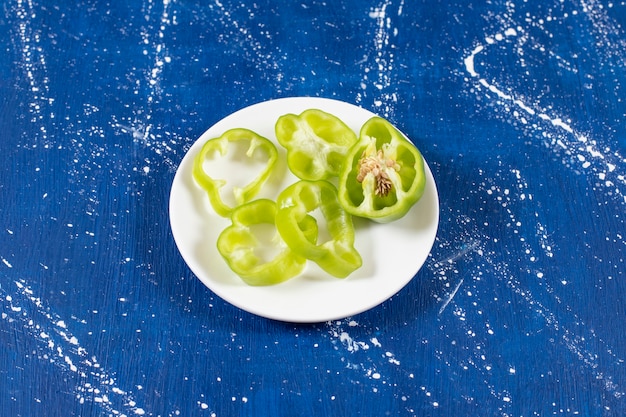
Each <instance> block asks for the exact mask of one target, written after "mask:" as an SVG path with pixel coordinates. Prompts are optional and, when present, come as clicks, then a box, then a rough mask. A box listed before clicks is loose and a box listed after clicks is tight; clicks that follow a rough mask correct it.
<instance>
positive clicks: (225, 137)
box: [192, 128, 278, 217]
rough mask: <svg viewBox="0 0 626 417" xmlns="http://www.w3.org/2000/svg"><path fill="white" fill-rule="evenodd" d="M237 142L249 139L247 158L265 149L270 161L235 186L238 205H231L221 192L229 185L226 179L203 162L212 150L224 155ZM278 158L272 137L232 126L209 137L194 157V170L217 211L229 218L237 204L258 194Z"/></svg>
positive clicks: (234, 195) (234, 191)
mask: <svg viewBox="0 0 626 417" xmlns="http://www.w3.org/2000/svg"><path fill="white" fill-rule="evenodd" d="M235 142H249V143H248V149H247V151H246V157H248V158H251V159H252V158H254V157H255V156H256V155H255V153H257V152H265V156H266V157H267V162H266V165H265V167H264V168H263V169H262V170H261V171H260V172H259V174H258V175H257V176H256V177H255V178H253V179H252V180H251V181H250V182H249V183H248V184H246V185H244V186H243V187H234V188H233V190H232V191H233V197H234V201H235V204H233V205H231V204H228V203H226V202H225V201H224V199H223V198H222V195H221V188H222V187H224V186H225V185H226V180H224V179H219V178H213V177H211V176H209V174H207V172H206V171H205V169H204V166H203V165H204V163H205V161H206V160H207V158H208V156H209V154H210V153H211V152H218V153H219V154H220V155H221V156H224V155H225V154H226V152H227V151H228V147H229V146H230V145H231V144H233V143H235ZM277 160H278V150H277V149H276V146H275V145H274V144H273V143H272V142H271V141H270V140H269V139H267V138H265V137H263V136H260V135H258V134H257V133H255V132H253V131H251V130H249V129H244V128H237V129H230V130H227V131H226V132H224V133H223V134H222V135H221V136H219V137H217V138H213V139H209V140H208V141H207V142H206V143H205V144H204V145H203V146H202V149H201V150H200V152H199V153H198V154H197V155H196V157H195V158H194V161H193V169H192V173H193V177H194V179H195V180H196V181H197V183H198V184H199V185H200V186H201V187H202V188H203V189H204V190H205V191H206V193H207V195H208V197H209V201H210V202H211V206H212V207H213V209H214V210H215V212H216V213H217V214H218V215H220V216H222V217H229V216H230V215H231V214H232V212H233V210H234V209H235V208H236V207H237V206H239V205H241V204H244V203H247V202H249V201H250V200H252V199H253V198H254V197H255V196H256V195H257V194H258V193H259V191H260V190H261V188H262V187H263V184H265V182H266V181H267V179H268V178H269V176H270V174H271V173H272V170H273V169H274V166H275V165H276V161H277Z"/></svg>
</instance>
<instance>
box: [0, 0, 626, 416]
mask: <svg viewBox="0 0 626 417" xmlns="http://www.w3.org/2000/svg"><path fill="white" fill-rule="evenodd" d="M1 5H2V7H1V12H0V40H2V59H0V151H1V153H2V156H3V159H4V163H3V164H2V165H1V166H0V202H1V204H0V222H1V227H0V236H1V238H0V415H3V416H23V417H30V416H107V415H108V416H136V415H139V416H140V415H146V416H179V415H180V416H210V417H226V416H228V417H232V416H300V415H301V416H357V415H359V416H376V417H379V416H384V415H390V416H522V417H525V416H548V415H558V416H578V415H580V416H623V415H625V414H626V364H625V363H624V361H625V360H626V320H625V319H626V283H625V281H624V280H625V276H624V271H625V260H624V258H625V256H626V235H625V234H626V228H625V225H624V217H625V215H626V214H625V213H626V194H625V193H626V178H625V176H626V159H625V155H626V123H625V122H624V120H625V117H626V101H625V99H624V97H626V95H625V92H624V89H625V87H626V32H625V28H624V26H625V25H626V4H625V2H624V1H607V0H588V1H582V2H572V1H570V0H559V1H556V0H549V1H539V0H527V1H522V0H511V1H499V0H498V1H491V2H478V3H476V2H469V3H468V2H466V1H460V0H457V1H442V2H436V3H433V2H427V1H421V0H418V1H404V0H388V1H370V0H367V1H356V0H346V1H339V2H330V1H304V2H302V1H299V2H278V1H269V0H257V1H254V2H252V1H249V0H240V1H236V2H235V1H229V0H215V1H206V2H199V1H187V0H164V1H162V2H157V1H151V0H144V1H139V0H137V1H135V0H132V1H127V2H110V1H99V0H80V1H77V2H65V3H61V2H42V1H38V0H4V1H2V3H1ZM288 96H322V97H329V98H335V99H339V100H343V101H347V102H350V103H354V104H357V105H359V106H362V107H364V108H366V109H368V110H372V111H374V112H376V113H378V114H380V115H382V116H385V117H388V118H389V119H390V120H391V121H392V122H393V123H395V124H396V125H397V126H398V127H399V128H400V129H401V130H403V131H404V132H406V133H407V134H408V135H409V136H410V137H412V139H413V140H414V141H415V142H416V143H419V144H420V149H421V151H422V153H423V154H424V156H425V158H426V159H427V161H428V162H429V164H430V167H431V169H432V171H433V174H434V176H435V178H436V180H437V184H438V188H439V193H440V203H441V223H440V227H439V232H438V236H437V239H436V241H435V245H434V247H433V251H432V254H431V256H430V257H429V259H428V261H427V263H426V264H425V265H424V267H423V268H422V269H421V271H420V272H419V273H418V274H417V275H416V277H415V278H414V279H413V280H412V281H411V282H410V283H409V285H408V286H407V287H406V288H404V289H403V290H402V291H401V292H400V293H398V294H397V295H396V296H394V297H392V299H390V300H388V301H386V302H385V303H383V304H382V305H380V306H379V307H377V308H374V309H372V310H370V311H368V312H365V313H362V314H360V315H358V316H355V317H349V318H346V319H345V320H339V321H335V322H332V323H320V324H316V325H292V324H288V323H281V322H275V321H271V320H267V319H263V318H259V317H256V316H253V315H251V314H248V313H246V312H243V311H241V310H239V309H237V308H235V307H233V306H231V305H229V304H227V303H225V302H223V301H222V300H221V299H219V298H218V297H216V296H215V295H214V294H213V293H211V291H210V290H208V289H207V288H205V287H204V286H203V285H202V284H201V283H200V281H198V280H197V279H196V278H195V277H194V276H193V275H192V274H191V273H190V271H189V270H188V268H187V267H186V265H185V264H184V262H183V261H182V258H181V257H180V255H179V254H178V252H177V250H176V246H175V244H174V241H173V238H172V236H171V232H170V228H169V220H168V208H167V207H168V198H169V190H170V185H171V182H172V179H173V176H174V173H175V172H176V169H177V166H178V164H179V163H180V161H181V159H182V158H183V156H184V154H185V152H186V150H187V149H188V148H189V147H190V146H191V144H192V143H193V142H194V141H195V140H196V139H197V138H198V137H199V136H200V135H201V134H202V132H203V131H204V130H206V129H207V128H208V127H210V126H211V125H212V124H213V123H215V122H217V121H218V120H220V119H221V118H223V117H224V116H226V115H228V114H230V113H232V112H233V111H236V110H238V109H240V108H242V107H245V106H247V105H250V104H253V103H257V102H261V101H265V100H269V99H273V98H278V97H288ZM407 256H410V254H409V255H407Z"/></svg>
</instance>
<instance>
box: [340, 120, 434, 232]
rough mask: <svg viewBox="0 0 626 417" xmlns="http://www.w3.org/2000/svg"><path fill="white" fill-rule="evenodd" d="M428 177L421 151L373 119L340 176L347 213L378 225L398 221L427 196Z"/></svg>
mask: <svg viewBox="0 0 626 417" xmlns="http://www.w3.org/2000/svg"><path fill="white" fill-rule="evenodd" d="M425 184H426V176H425V173H424V160H423V158H422V155H421V153H420V152H419V150H418V149H417V148H416V147H415V145H413V144H412V143H411V142H410V141H409V140H408V139H406V137H405V136H404V135H403V134H402V133H400V132H399V131H398V130H397V129H396V128H395V127H394V126H393V125H392V124H391V123H389V122H388V121H387V120H385V119H383V118H381V117H378V116H376V117H372V118H371V119H369V120H368V121H367V122H366V123H365V124H364V125H363V127H362V128H361V131H360V133H359V141H358V142H357V143H356V144H355V145H354V146H353V147H352V148H351V149H350V152H349V153H348V155H347V157H346V163H345V165H344V167H343V169H342V171H341V174H340V176H339V187H338V188H339V200H340V202H341V204H342V206H343V207H344V209H345V210H346V211H347V212H348V213H350V214H352V215H354V216H359V217H365V218H369V219H371V220H373V221H376V222H378V223H388V222H390V221H393V220H397V219H399V218H401V217H403V216H404V215H406V213H408V211H409V210H410V209H411V207H412V206H413V205H414V204H415V203H416V202H417V201H418V200H419V199H420V198H421V196H422V194H423V193H424V187H425Z"/></svg>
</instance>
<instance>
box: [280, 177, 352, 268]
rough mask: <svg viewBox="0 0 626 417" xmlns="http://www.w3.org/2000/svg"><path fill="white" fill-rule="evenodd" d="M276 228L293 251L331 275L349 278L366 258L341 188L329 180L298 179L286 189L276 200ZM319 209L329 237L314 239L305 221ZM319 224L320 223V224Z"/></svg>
mask: <svg viewBox="0 0 626 417" xmlns="http://www.w3.org/2000/svg"><path fill="white" fill-rule="evenodd" d="M276 204H277V206H278V211H277V213H276V228H277V229H278V232H279V233H280V235H281V237H282V238H283V240H284V241H285V242H286V243H287V245H288V246H289V247H290V248H291V250H292V251H293V252H294V253H296V254H298V255H300V256H302V257H304V258H306V259H309V260H311V261H313V262H315V263H317V264H318V265H319V266H320V267H321V268H322V269H323V270H324V271H326V272H327V273H328V274H330V275H332V276H334V277H337V278H345V277H347V276H348V275H349V274H350V273H352V272H353V271H355V270H356V269H358V268H359V267H360V266H361V265H362V263H363V261H362V259H361V255H360V254H359V252H358V251H357V250H356V249H355V247H354V226H353V224H352V216H350V215H349V214H348V213H346V211H345V210H344V209H343V208H342V207H341V204H339V199H338V198H337V189H336V188H335V186H334V185H333V184H331V183H330V182H328V181H324V180H319V181H306V180H301V181H298V182H296V183H294V184H292V185H290V186H289V187H287V188H286V189H285V190H283V191H282V192H281V193H280V194H279V196H278V199H277V201H276ZM317 209H319V212H320V213H321V214H322V215H323V216H324V219H325V222H326V227H327V230H328V235H329V239H328V240H326V241H325V242H321V243H318V242H317V238H316V240H315V241H311V240H310V239H309V238H308V237H307V234H306V229H303V227H302V225H303V220H304V219H306V218H307V216H310V214H309V213H311V212H314V211H316V210H317ZM318 227H319V226H318Z"/></svg>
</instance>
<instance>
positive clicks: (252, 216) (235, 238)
mask: <svg viewBox="0 0 626 417" xmlns="http://www.w3.org/2000/svg"><path fill="white" fill-rule="evenodd" d="M276 212H277V207H276V203H275V202H274V201H272V200H269V199H258V200H254V201H252V202H249V203H246V204H243V205H241V206H239V207H237V208H236V209H235V210H234V211H233V213H232V216H231V218H230V219H231V222H232V224H231V225H230V226H228V227H227V228H225V229H224V230H223V231H222V232H221V233H220V235H219V236H218V238H217V250H218V252H219V253H220V255H222V257H223V258H224V260H225V261H226V263H227V264H228V266H229V267H230V269H232V270H233V272H235V273H236V274H237V275H239V277H241V279H242V280H243V281H244V282H245V283H247V284H248V285H253V286H262V285H274V284H278V283H281V282H284V281H287V280H288V279H290V278H293V277H295V276H296V275H298V274H300V273H301V272H302V270H303V269H304V267H305V265H306V258H304V257H303V256H300V255H298V254H296V253H294V251H292V250H291V249H290V248H289V246H287V244H286V243H285V241H284V240H283V239H281V237H280V234H278V233H277V231H276V230H275V229H274V235H273V238H272V242H273V243H274V246H275V248H276V250H277V254H276V255H275V256H274V257H273V258H272V259H270V260H265V259H263V257H262V256H261V255H260V254H259V251H260V250H263V249H267V248H263V247H262V246H263V245H262V243H261V239H260V237H259V236H257V235H256V234H255V232H254V230H253V227H254V226H255V225H259V224H269V225H272V226H274V227H275V220H276ZM297 227H298V230H301V231H302V235H303V238H304V239H305V240H306V241H310V242H314V241H315V240H317V232H318V230H317V222H316V221H315V219H314V218H313V217H311V216H305V217H304V218H303V219H302V220H301V221H300V222H299V223H298V224H297Z"/></svg>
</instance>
